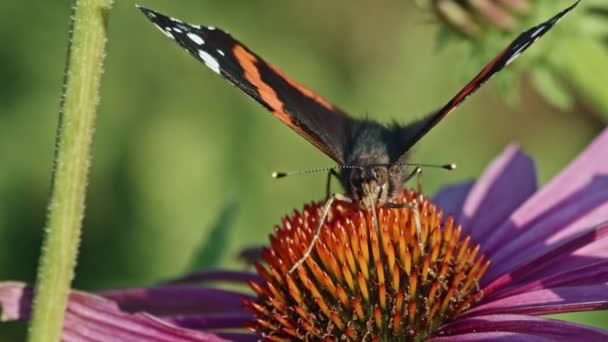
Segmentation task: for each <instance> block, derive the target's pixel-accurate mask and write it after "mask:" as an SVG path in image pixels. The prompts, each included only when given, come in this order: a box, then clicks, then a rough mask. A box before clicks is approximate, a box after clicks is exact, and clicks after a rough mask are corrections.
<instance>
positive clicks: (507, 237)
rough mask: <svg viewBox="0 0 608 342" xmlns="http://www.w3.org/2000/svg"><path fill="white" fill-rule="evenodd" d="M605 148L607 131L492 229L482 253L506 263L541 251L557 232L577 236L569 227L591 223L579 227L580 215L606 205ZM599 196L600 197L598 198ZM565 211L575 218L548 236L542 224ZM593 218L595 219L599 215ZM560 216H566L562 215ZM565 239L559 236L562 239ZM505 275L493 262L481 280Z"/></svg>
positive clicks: (607, 166) (607, 167) (607, 162)
mask: <svg viewBox="0 0 608 342" xmlns="http://www.w3.org/2000/svg"><path fill="white" fill-rule="evenodd" d="M607 148H608V130H605V131H604V132H603V133H602V134H600V136H599V137H598V138H596V139H595V141H594V142H593V143H592V144H591V145H589V147H588V148H587V149H586V150H585V151H584V152H583V153H581V154H580V155H579V156H578V157H577V158H576V159H575V160H574V161H573V162H572V163H571V164H570V165H569V166H568V167H567V168H566V169H564V170H563V171H562V172H561V173H560V174H559V175H558V176H556V177H555V178H554V179H553V180H552V181H551V182H549V184H547V185H546V186H544V187H543V189H542V190H540V191H538V192H537V193H535V194H534V195H533V196H532V197H531V198H530V199H529V200H527V201H526V202H525V203H524V204H523V205H522V206H520V207H519V208H518V209H517V210H516V211H515V212H514V213H513V214H512V215H511V216H510V217H509V220H508V222H506V223H504V224H502V225H501V226H500V227H497V228H496V229H495V231H494V232H493V234H492V235H491V236H490V237H489V238H488V239H487V240H486V241H485V242H484V243H483V244H482V246H483V247H482V248H483V250H484V251H485V252H486V253H487V254H489V255H490V258H492V259H493V260H495V258H494V257H495V256H496V255H498V256H499V257H500V258H501V259H505V260H506V259H507V258H508V257H509V256H510V255H512V253H514V252H521V251H522V249H523V248H524V247H525V248H527V249H530V250H533V249H536V248H542V246H544V245H546V244H547V241H546V240H548V239H549V238H550V237H551V236H552V235H555V234H558V233H559V231H560V230H565V229H568V230H569V234H568V236H572V235H576V234H577V233H578V232H579V230H577V229H572V228H570V229H569V227H568V226H569V225H573V224H575V225H577V226H576V227H578V228H579V229H585V228H586V227H588V226H589V224H590V223H591V222H590V220H589V219H587V221H586V222H585V223H586V226H583V225H581V224H580V222H579V221H578V220H580V219H582V218H583V217H581V214H586V213H590V212H592V211H593V210H594V209H596V208H597V207H599V206H601V205H602V204H604V203H606V201H608V194H606V185H607V184H608V183H607V182H608V153H606V149H607ZM598 192H600V193H601V194H600V195H597V193H598ZM591 198H593V199H594V200H591ZM585 199H587V200H588V202H587V203H584V204H585V206H577V204H580V203H579V202H580V201H582V200H585ZM572 203H574V204H572ZM573 205H574V206H573ZM565 207H568V208H569V211H570V212H571V213H573V214H575V215H574V216H570V217H566V218H563V217H562V218H561V219H562V220H564V221H565V222H556V221H552V224H553V226H552V227H555V226H554V225H555V224H558V226H557V228H558V229H557V230H556V229H552V230H550V232H549V233H548V232H547V229H548V228H547V224H543V223H542V220H543V219H549V220H555V219H556V216H555V215H556V213H558V214H559V213H560V211H562V210H563V209H564V208H565ZM592 214H593V215H594V217H595V218H598V217H600V216H599V215H600V214H601V213H597V212H596V213H592ZM563 215H566V212H565V211H564V213H563ZM577 215H578V216H577ZM604 217H605V216H604ZM560 223H561V224H560ZM597 223H599V222H595V224H597ZM568 236H562V237H561V239H562V240H563V239H565V238H567V237H568ZM552 241H553V242H555V241H554V240H552ZM505 248H506V249H508V250H509V253H506V252H501V251H502V250H503V249H505ZM505 271H508V269H505V268H503V267H502V266H501V265H500V263H499V262H495V263H494V265H493V267H492V269H491V270H490V271H489V272H488V273H487V274H486V276H485V277H484V281H488V280H491V279H493V278H494V277H496V276H497V275H498V274H500V273H503V272H505Z"/></svg>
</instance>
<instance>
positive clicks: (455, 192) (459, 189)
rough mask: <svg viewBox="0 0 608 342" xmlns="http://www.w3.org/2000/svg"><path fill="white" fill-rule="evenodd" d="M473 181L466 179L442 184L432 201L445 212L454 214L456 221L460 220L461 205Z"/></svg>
mask: <svg viewBox="0 0 608 342" xmlns="http://www.w3.org/2000/svg"><path fill="white" fill-rule="evenodd" d="M474 183H475V182H474V181H467V182H464V183H458V184H452V185H448V186H444V187H442V188H441V190H439V192H438V193H437V194H435V197H434V198H433V202H434V203H435V204H436V205H437V207H438V208H441V209H443V212H444V213H445V214H447V215H452V216H454V218H455V219H456V222H460V217H461V216H462V206H463V205H464V201H465V199H466V198H467V196H468V194H469V192H470V191H471V189H472V188H473V184H474Z"/></svg>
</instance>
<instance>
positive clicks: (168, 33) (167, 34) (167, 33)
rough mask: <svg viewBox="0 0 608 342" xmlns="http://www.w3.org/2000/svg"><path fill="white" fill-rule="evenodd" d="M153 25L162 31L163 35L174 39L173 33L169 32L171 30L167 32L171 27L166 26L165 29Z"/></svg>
mask: <svg viewBox="0 0 608 342" xmlns="http://www.w3.org/2000/svg"><path fill="white" fill-rule="evenodd" d="M154 26H156V27H157V28H158V29H159V30H160V31H161V32H162V33H164V34H165V36H167V37H169V38H171V39H175V37H173V35H172V34H171V32H169V29H171V28H170V27H167V28H166V29H165V28H162V27H160V26H158V25H156V24H154Z"/></svg>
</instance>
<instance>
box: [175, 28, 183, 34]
mask: <svg viewBox="0 0 608 342" xmlns="http://www.w3.org/2000/svg"><path fill="white" fill-rule="evenodd" d="M173 31H175V32H177V33H183V31H182V30H180V29H179V28H177V27H174V28H173Z"/></svg>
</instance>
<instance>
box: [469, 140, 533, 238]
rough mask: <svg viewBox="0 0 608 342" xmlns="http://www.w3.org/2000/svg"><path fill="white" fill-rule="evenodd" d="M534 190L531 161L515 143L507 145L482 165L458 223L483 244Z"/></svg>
mask: <svg viewBox="0 0 608 342" xmlns="http://www.w3.org/2000/svg"><path fill="white" fill-rule="evenodd" d="M535 191H536V171H535V168H534V162H533V161H532V159H530V157H528V156H527V155H526V154H525V153H523V152H522V151H521V150H520V149H519V148H518V147H517V146H515V145H511V146H509V147H507V148H506V149H505V150H504V151H503V152H502V153H501V154H500V155H499V156H498V157H497V158H496V159H494V161H493V162H492V163H491V164H490V165H489V166H488V167H487V168H486V170H485V171H484V172H483V174H482V175H481V177H480V178H479V180H478V181H477V183H475V186H474V187H473V189H472V190H471V192H470V193H469V195H468V196H467V198H466V200H465V202H464V206H463V209H462V213H463V215H462V217H460V218H459V219H460V220H459V221H458V223H459V224H461V225H462V227H463V229H464V230H463V233H471V237H472V238H473V240H474V241H476V242H478V243H481V244H482V245H483V244H484V243H483V241H484V240H485V239H486V238H487V235H488V234H490V233H491V232H492V230H493V229H495V228H496V227H497V226H499V225H500V224H502V223H503V222H505V220H506V219H507V218H508V217H509V215H511V213H513V211H514V210H515V209H516V208H517V207H519V206H520V205H521V204H522V203H523V202H524V201H525V200H527V199H528V198H529V197H530V196H531V195H532V194H533V193H534V192H535Z"/></svg>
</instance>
